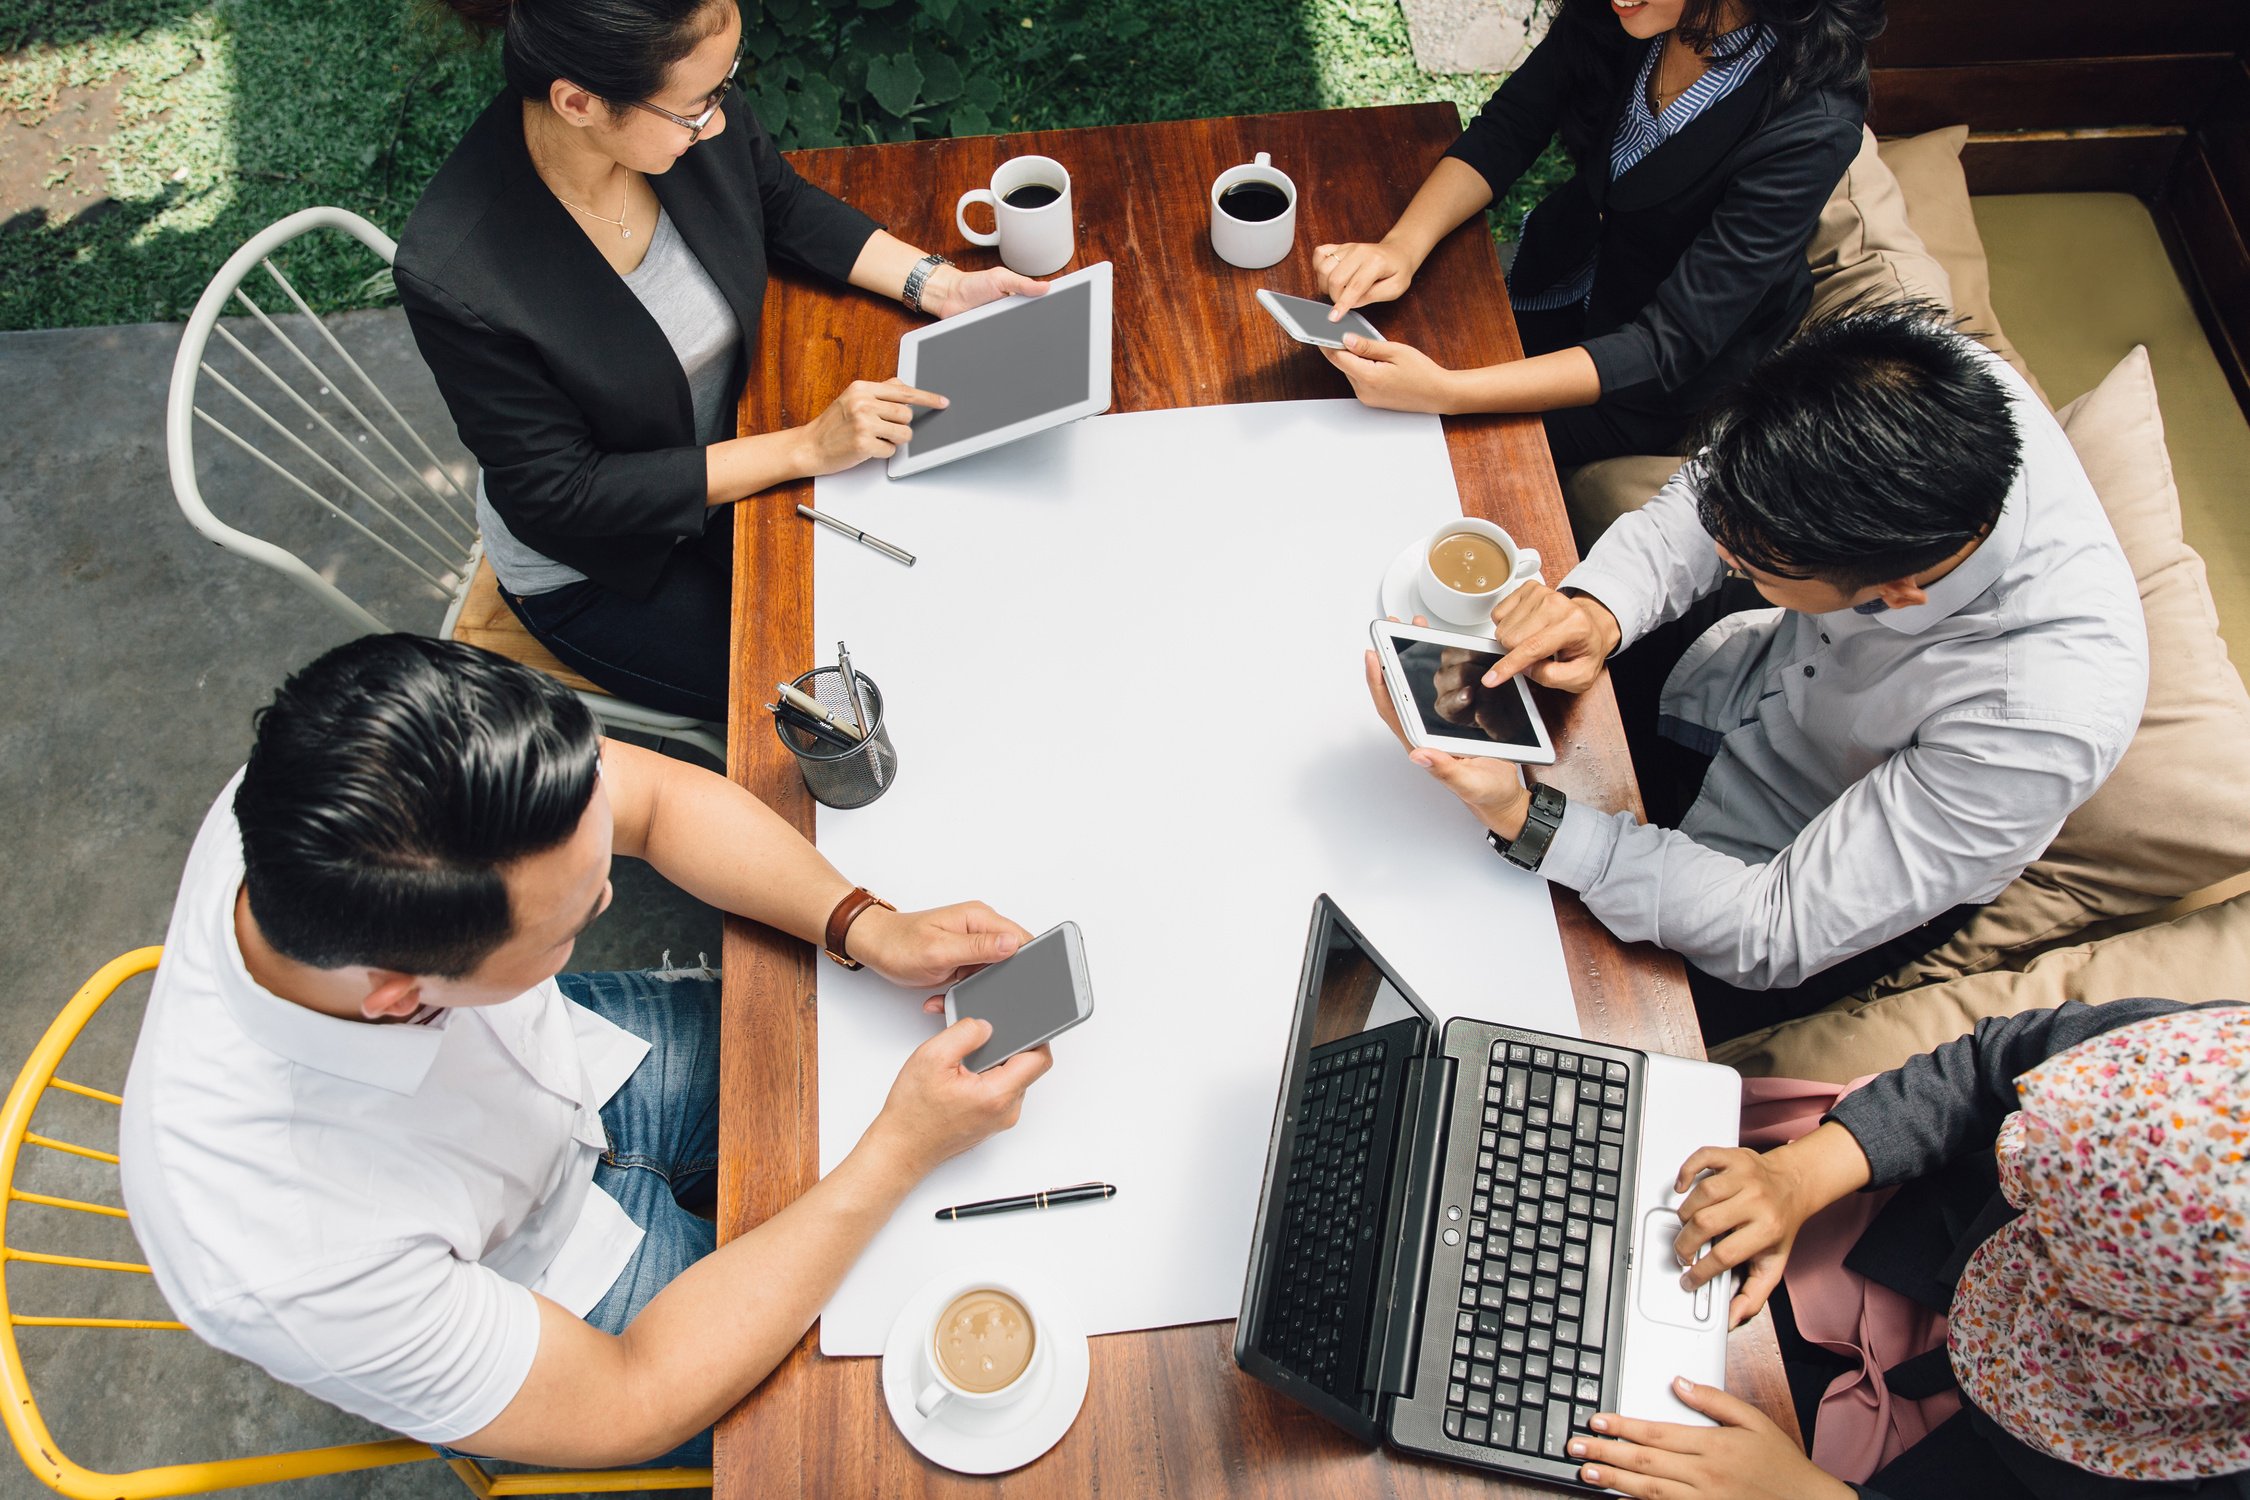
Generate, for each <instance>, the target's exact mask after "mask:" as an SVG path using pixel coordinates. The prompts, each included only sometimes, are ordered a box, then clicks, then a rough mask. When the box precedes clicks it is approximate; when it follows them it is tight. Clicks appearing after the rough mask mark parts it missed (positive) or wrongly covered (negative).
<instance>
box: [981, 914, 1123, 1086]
mask: <svg viewBox="0 0 2250 1500" xmlns="http://www.w3.org/2000/svg"><path fill="white" fill-rule="evenodd" d="M1068 927H1069V924H1068V923H1065V924H1064V925H1063V926H1061V927H1057V928H1054V929H1053V930H1051V931H1048V932H1043V933H1041V934H1040V935H1039V936H1038V937H1036V938H1033V939H1032V940H1031V941H1030V942H1029V943H1026V944H1025V945H1024V946H1023V947H1022V948H1019V949H1018V950H1016V954H1015V956H1014V957H1013V958H1009V959H1005V960H1003V961H1002V962H1000V963H996V964H994V965H993V966H992V967H991V968H989V969H982V970H979V971H978V972H977V973H974V974H971V975H970V976H969V977H968V978H967V979H964V980H962V981H961V982H960V983H959V984H957V985H955V986H954V987H953V1017H954V1019H955V1020H959V1019H961V1018H962V1017H963V1016H982V1017H983V1018H984V1019H985V1020H987V1021H990V1022H991V1023H992V1036H991V1038H990V1040H988V1041H986V1042H985V1044H984V1045H983V1046H981V1047H979V1048H977V1050H976V1051H974V1052H972V1053H970V1054H969V1056H968V1059H967V1065H968V1067H969V1068H970V1069H971V1070H973V1071H975V1072H979V1073H981V1072H983V1071H984V1070H985V1069H986V1068H989V1067H992V1066H994V1065H995V1064H997V1063H1002V1062H1005V1061H1007V1060H1008V1059H1009V1058H1010V1057H1013V1056H1014V1055H1015V1054H1016V1053H1018V1052H1021V1051H1023V1050H1024V1049H1025V1048H1026V1047H1036V1046H1038V1045H1039V1044H1040V1043H1041V1042H1043V1041H1046V1040H1047V1039H1048V1038H1049V1037H1051V1036H1053V1035H1054V1034H1055V1033H1056V1032H1058V1031H1061V1030H1063V1029H1065V1028H1066V1027H1069V1026H1072V1025H1075V1024H1076V1023H1077V1022H1078V1021H1080V1020H1082V1019H1083V1018H1084V1012H1086V1011H1090V1010H1092V1009H1093V997H1092V996H1090V995H1089V996H1087V997H1085V1002H1084V1004H1081V1003H1080V996H1079V993H1078V984H1077V980H1076V977H1075V975H1074V974H1073V972H1072V965H1071V961H1070V946H1069V937H1068V935H1067V934H1066V929H1067V928H1068Z"/></svg>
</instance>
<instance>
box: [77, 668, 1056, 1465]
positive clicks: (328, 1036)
mask: <svg viewBox="0 0 2250 1500" xmlns="http://www.w3.org/2000/svg"><path fill="white" fill-rule="evenodd" d="M613 854H625V855H631V856H634V857H638V858H643V859H646V860H648V861H649V862H650V863H651V864H653V865H654V866H655V867H656V868H657V869H658V870H660V871H662V872H663V873H664V874H665V875H667V876H669V877H670V878H671V879H673V880H674V881H676V882H678V883H679V884H680V886H681V887H682V888H684V889H686V890H688V891H690V892H692V893H694V894H695V895H697V896H699V897H701V898H702V899H704V900H706V901H709V902H711V903H712V904H714V905H717V906H721V907H724V908H725V909H727V910H730V911H734V912H738V913H740V914H742V915H744V916H747V917H750V918H753V919H755V920H758V921H761V922H765V923H768V924H770V925H772V926H774V927H777V928H780V929H782V930H783V931H786V932H791V933H795V934H797V935H798V936H801V937H805V938H809V939H811V940H813V941H815V942H819V943H822V944H823V945H824V946H825V947H827V948H828V949H829V950H830V952H831V955H832V956H837V955H842V956H841V957H839V961H840V962H848V963H850V964H851V965H853V966H855V967H856V966H857V965H858V964H859V963H862V962H864V963H865V964H867V965H868V966H869V967H872V968H873V969H875V970H876V971H877V972H879V973H881V974H883V975H885V976H886V977H888V978H890V979H892V980H894V981H896V982H897V983H899V984H901V985H903V986H907V987H910V988H912V989H915V990H920V991H923V992H925V993H926V992H928V991H930V990H933V989H939V988H943V987H945V986H947V985H949V984H950V983H952V982H953V980H954V979H955V978H957V977H958V976H959V975H960V974H962V973H965V972H967V971H968V970H969V969H972V968H974V967H975V966H977V965H980V964H984V963H989V962H992V961H995V960H997V959H1000V958H1004V957H1006V956H1007V955H1008V954H1010V953H1013V952H1014V951H1015V949H1016V947H1017V946H1018V945H1019V944H1020V943H1022V942H1023V941H1024V940H1025V938H1026V937H1028V934H1027V933H1026V932H1025V931H1024V930H1023V929H1022V928H1021V927H1019V926H1017V925H1016V924H1015V923H1013V922H1010V921H1008V920H1006V919H1005V918H1003V917H1000V916H998V915H997V914H995V913H994V912H992V911H990V910H989V909H988V908H986V907H983V906H981V905H979V904H976V903H973V902H972V903H967V904H963V905H958V906H949V907H943V908H939V909H935V910H930V911H921V912H896V911H893V910H891V909H889V908H888V907H887V906H886V905H884V904H882V903H879V902H876V901H875V900H874V899H873V898H872V897H870V896H868V895H867V893H866V892H864V891H862V890H859V889H856V888H855V887H853V885H852V883H851V882H850V881H849V880H847V879H845V878H844V877H843V876H842V875H839V874H838V873H837V872H836V871H835V870H833V869H832V868H830V867H829V865H828V864H827V862H826V861H825V860H823V859H822V858H821V857H820V855H819V854H818V853H817V852H816V851H815V850H814V849H813V848H812V846H811V845H809V844H807V843H806V842H805V840H804V839H803V838H801V837H800V836H799V835H798V834H797V833H796V831H795V830H793V829H792V828H790V827H789V826H788V825H787V824H786V823H784V822H783V821H782V820H781V819H780V818H779V817H778V816H776V815H775V814H774V813H773V812H772V811H771V810H770V809H768V808H766V807H765V806H764V805H763V804H761V803H759V802H758V801H757V800H756V799H755V798H753V797H751V796H750V795H749V794H748V793H746V792H744V791H742V790H741V789H740V788H738V787H736V786H734V785H732V784H731V783H729V782H728V781H726V780H724V779H723V778H721V777H718V776H715V775H712V774H711V773H709V772H706V771H702V770H698V769H696V768H694V767H691V766H687V765H684V764H681V763H680V762H677V761H673V760H669V759H667V758H665V757H663V756H661V755H657V754H655V753H653V752H649V751H645V750H639V749H635V748H633V747H631V746H627V745H622V744H616V743H611V742H606V741H603V740H601V739H599V738H598V737H597V735H596V732H595V725H594V721H593V718H592V716H591V715H590V714H589V713H588V712H587V711H586V708H585V706H584V705H583V704H581V703H580V702H579V701H578V699H577V698H576V697H575V696H573V695H572V694H570V693H568V692H567V691H565V690H563V689H562V688H561V687H560V686H558V685H557V684H555V683H554V682H553V681H552V680H550V679H549V678H547V677H545V676H543V675H541V674H540V673H537V672H533V671H529V670H527V669H525V668H523V667H519V666H516V665H515V664H513V663H511V662H507V661H504V660H502V659H501V658H499V657H496V656H492V655H489V654H487V653H485V652H481V651H477V650H475V649H473V648H470V647H467V646H461V645H456V644H452V643H448V642H440V641H433V640H428V639H424V638H421V637H416V636H370V637H366V638H363V639H361V640H358V641H354V642H352V643H351V644H349V645H347V646H343V647H340V648H338V649H337V650H335V651H332V652H330V653H329V654H328V655H326V656H324V657H322V658H321V659H320V660H319V661H316V662H314V663H313V664H312V665H311V666H309V667H307V668H306V669H305V670H304V671H302V672H300V673H298V674H297V675H296V676H295V677H293V678H291V679H290V680H289V682H288V683H286V684H285V685H284V686H283V688H282V689H281V692H280V693H279V695H278V696H277V697H276V699H275V701H274V703H273V705H272V706H271V707H269V708H267V709H265V710H264V711H263V712H261V713H260V715H259V718H258V727H257V738H256V743H255V744H254V746H253V747H252V750H251V753H250V760H249V764H248V765H247V766H245V767H244V769H243V771H242V772H241V773H240V774H238V775H237V777H236V778H235V780H234V781H233V782H231V783H230V784H229V785H228V787H227V789H226V790H225V791H224V792H223V793H222V794H221V795H220V797H219V800H218V801H217V803H215V804H214V805H213V807H212V809H211V812H210V814H209V815H208V816H207V817H206V818H205V820H204V823H203V827H202V830H201V832H200V833H199V834H198V835H197V837H196V841H195V846H194V849H193V851H192V852H191V853H190V855H189V857H188V865H187V871H186V874H185V876H184V877H183V879H182V881H181V885H180V895H179V900H178V903H177V905H176V907H175V908H174V911H173V916H172V924H171V928H170V930H169V932H168V933H167V935H166V938H165V953H164V962H163V964H162V966H161V967H160V968H159V969H158V971H157V976H156V985H155V989H154V991H153V993H152V994H151V996H150V999H149V1007H148V1015H147V1018H146V1020H145V1022H144V1023H143V1026H142V1031H141V1038H140V1044H139V1046H138V1048H137V1050H136V1051H135V1053H134V1058H133V1066H132V1071H131V1074H130V1076H129V1077H128V1079H127V1082H126V1087H125V1105H124V1109H123V1112H122V1121H121V1145H120V1155H121V1157H122V1166H121V1171H122V1173H123V1179H124V1190H125V1199H126V1204H127V1207H128V1208H129V1209H130V1211H131V1213H132V1216H133V1227H134V1230H135V1232H136V1233H137V1234H138V1235H139V1237H140V1240H141V1244H142V1247H143V1249H144V1250H146V1252H147V1254H148V1259H149V1263H150V1265H151V1267H152V1268H153V1269H154V1271H155V1274H156V1280H157V1284H158V1285H159V1286H160V1287H161V1288H162V1289H163V1292H164V1295H165V1297H166V1298H167V1300H169V1301H170V1303H171V1305H172V1306H173V1308H174V1309H175V1310H176V1311H177V1312H178V1314H179V1316H180V1319H181V1320H182V1321H183V1322H185V1323H186V1324H187V1325H188V1326H189V1327H191V1328H193V1329H194V1330H195V1331H196V1332H197V1333H199V1334H201V1335H202V1336H203V1337H204V1338H205V1339H206V1340H208V1341H209V1342H211V1343H213V1344H215V1345H217V1346H218V1347H220V1348H222V1349H225V1350H227V1351H228V1352H230V1353H233V1354H237V1355H239V1356H241V1357H243V1358H245V1359H249V1360H252V1361H254V1362H255V1363H257V1364H259V1365H261V1366H263V1367H264V1368H265V1369H266V1370H268V1371H269V1372H271V1373H272V1374H273V1375H275V1376H276V1377H278V1378H280V1379H282V1380H285V1381H288V1382H289V1383H291V1384H293V1385H297V1386H301V1387H303V1388H304V1389H306V1390H309V1391H311V1392H313V1393H314V1394H316V1395H318V1396H320V1397H322V1398H324V1399H326V1400H328V1401H330V1402H332V1403H334V1404H335V1405H337V1406H340V1407H343V1408H345V1409H346V1410H349V1411H353V1412H356V1413H359V1414H361V1415H363V1416H366V1417H369V1418H371V1419H372V1420H374V1421H377V1422H380V1423H382V1424H384V1425H385V1426H388V1427H391V1428H394V1429H396V1430H398V1431H400V1432H403V1433H406V1434H408V1435H409V1436H412V1437H417V1438H421V1439H423V1440H425V1441H429V1442H433V1443H442V1444H447V1445H450V1446H453V1447H456V1448H460V1449H464V1450H467V1451H470V1452H474V1453H478V1454H484V1455H489V1456H492V1457H495V1458H502V1459H515V1460H521V1461H525V1462H531V1463H541V1464H552V1465H563V1466H571V1467H577V1466H603V1467H606V1466H611V1465H618V1464H630V1463H638V1462H643V1461H646V1460H649V1459H652V1458H654V1457H656V1456H658V1455H667V1454H668V1456H669V1458H670V1459H671V1460H672V1461H674V1462H682V1463H696V1462H707V1461H708V1454H709V1451H710V1450H709V1436H708V1432H707V1429H708V1427H709V1426H710V1424H711V1422H712V1421H713V1419H715V1418H716V1417H717V1416H718V1415H719V1414H720V1413H721V1412H724V1411H725V1410H727V1409H728V1408H729V1407H730V1406H732V1405H733V1404H734V1403H735V1402H736V1401H738V1400H740V1399H741V1397H742V1396H743V1395H744V1394H745V1393H746V1392H748V1391H749V1390H750V1389H751V1388H752V1387H753V1386H755V1385H756V1384H757V1383H758V1382H759V1381H760V1380H761V1379H763V1378H764V1377H765V1375H766V1373H767V1372H768V1371H769V1370H771V1369H772V1368H773V1366H774V1365H775V1364H776V1363H778V1362H779V1361H780V1359H781V1358H782V1357H783V1356H784V1355H785V1354H787V1353H788V1351H789V1350H790V1349H791V1348H792V1347H793V1346H794V1345H795V1344H796V1342H797V1340H798V1339H799V1338H800V1337H801V1336H802V1335H803V1333H804V1330H805V1329H806V1327H808V1326H809V1325H810V1324H811V1322H812V1320H813V1318H814V1317H815V1316H816V1315H817V1314H818V1313H819V1310H820V1307H821V1305H822V1304H823V1303H824V1302H825V1301H826V1300H827V1299H828V1296H829V1294H830V1292H832V1291H833V1290H834V1288H835V1286H836V1284H837V1282H838V1281H839V1280H840V1279H841V1278H842V1276H843V1274H844V1272H845V1270H846V1269H847V1268H848V1267H849V1266H850V1265H851V1263H852V1260H853V1259H854V1258H855V1257H856V1256H857V1255H858V1253H859V1252H860V1250H861V1249H862V1248H863V1247H864V1246H865V1245H866V1244H867V1242H868V1240H869V1238H870V1237H871V1236H873V1234H874V1233H875V1231H876V1230H877V1229H878V1228H880V1227H881V1225H882V1223H883V1221H884V1220H885V1219H886V1218H888V1217H889V1215H890V1213H891V1211H892V1210H893V1209H894V1208H895V1207H896V1206H897V1204H898V1203H899V1201H900V1200H901V1198H902V1197H903V1196H904V1195H905V1193H906V1192H907V1190H908V1189H909V1188H910V1187H911V1186H912V1185H913V1184H914V1183H915V1182H917V1181H918V1180H920V1178H921V1177H922V1176H923V1175H925V1174H926V1173H927V1172H928V1171H929V1170H930V1168H932V1167H933V1166H935V1165H936V1164H937V1163H939V1162H941V1161H943V1160H945V1159H946V1158H947V1157H949V1156H952V1155H954V1154H956V1153H958V1152H960V1151H963V1150H966V1149H967V1148H969V1147H971V1146H973V1145H975V1144H976V1143H977V1142H979V1141H981V1140H983V1139H984V1138H985V1137H986V1136H988V1135H990V1134H992V1133H993V1132H994V1131H997V1130H1003V1129H1006V1128H1007V1127H1008V1126H1010V1125H1012V1124H1013V1123H1014V1122H1015V1120H1016V1118H1017V1114H1018V1112H1019V1111H1020V1109H1021V1107H1022V1102H1023V1095H1024V1090H1025V1089H1026V1088H1027V1087H1028V1086H1029V1085H1030V1084H1031V1082H1032V1081H1033V1080H1034V1079H1036V1078H1037V1077H1038V1076H1039V1075H1040V1074H1042V1073H1044V1072H1045V1071H1046V1070H1047V1068H1048V1066H1049V1057H1048V1055H1047V1053H1046V1052H1045V1050H1044V1049H1041V1050H1039V1051H1035V1052H1027V1053H1024V1054H1021V1055H1019V1056H1018V1057H1015V1058H1013V1059H1011V1060H1010V1061H1008V1062H1006V1063H1003V1064H1001V1065H1000V1066H999V1067H997V1068H994V1069H991V1070H990V1071H988V1072H985V1073H982V1074H978V1073H972V1072H969V1071H968V1070H967V1069H965V1068H964V1067H962V1066H961V1063H962V1059H963V1058H965V1057H966V1056H967V1055H968V1054H969V1053H970V1052H971V1051H972V1050H973V1049H975V1048H976V1047H977V1046H978V1045H980V1044H981V1043H982V1042H983V1041H984V1040H985V1038H986V1037H987V1036H988V1035H989V1027H987V1026H986V1024H985V1023H983V1022H981V1021H963V1022H961V1023H959V1024H957V1025H955V1026H952V1027H949V1028H947V1029H945V1030H943V1031H941V1032H939V1033H938V1034H937V1035H935V1036H933V1037H932V1038H931V1039H930V1040H929V1041H928V1042H927V1043H925V1044H924V1045H923V1046H922V1047H921V1048H919V1049H918V1050H917V1051H916V1052H915V1053H914V1055H913V1056H912V1057H911V1058H909V1059H908V1061H907V1063H906V1066H905V1067H904V1068H903V1069H902V1070H901V1072H900V1074H899V1077H898V1082H897V1083H896V1084H895V1085H893V1087H892V1090H891V1094H890V1098H889V1101H888V1103H887V1104H886V1105H885V1107H884V1109H883V1112H882V1114H881V1115H880V1116H878V1117H877V1119H876V1120H875V1122H874V1124H872V1125H871V1126H869V1127H868V1130H867V1133H866V1134H865V1135H864V1136H862V1137H861V1139H860V1141H859V1143H858V1145H857V1146H856V1147H854V1149H853V1150H852V1152H851V1154H850V1155H849V1156H847V1157H846V1158H845V1159H844V1161H843V1162H842V1163H841V1164H839V1165H838V1166H837V1168H836V1170H835V1171H833V1172H831V1173H830V1174H829V1175H828V1176H827V1177H826V1178H825V1179H823V1180H822V1181H821V1182H820V1183H818V1184H817V1185H815V1186H814V1187H813V1188H811V1189H810V1190H809V1191H807V1192H806V1193H805V1195H804V1196H803V1197H801V1198H799V1199H798V1200H797V1201H796V1202H795V1203H793V1204H791V1205H790V1206H789V1207H788V1208H787V1209H785V1210H783V1211H782V1212H781V1213H779V1214H777V1215H775V1216H774V1217H773V1218H772V1219H769V1220H768V1221H766V1222H765V1223H764V1224H762V1225H760V1226H759V1227H758V1228H757V1229H755V1230H753V1231H752V1232H750V1233H749V1234H747V1235H744V1236H743V1237H741V1238H740V1239H737V1240H735V1241H733V1242H731V1243H729V1244H728V1245H726V1246H725V1247H724V1248H718V1247H717V1246H716V1244H715V1240H716V1236H715V1232H714V1230H713V1227H712V1225H711V1223H710V1222H709V1220H708V1219H707V1218H706V1217H703V1216H701V1215H699V1213H698V1212H697V1210H698V1209H703V1210H705V1211H707V1208H708V1205H709V1203H710V1200H711V1183H712V1179H713V1174H714V1171H715V1168H716V1166H717V1160H718V1141H717V1125H716V1116H717V1089H718V1066H717V1059H718V1051H719V1046H720V1037H719V1035H718V1023H717V985H716V984H715V983H714V982H713V981H712V980H711V978H710V976H709V975H708V974H707V973H697V974H688V975H682V974H678V973H663V974H645V975H608V974H597V975H566V974H562V973H561V970H562V968H563V966H564V965H565V964H566V963H568V962H569V959H570V954H571V947H572V944H573V942H574V941H575V939H576V938H577V936H578V934H579V933H580V932H581V931H583V930H584V929H585V927H586V926H587V924H589V923H590V922H592V921H593V920H594V918H596V917H597V916H599V915H600V914H601V912H602V910H603V909H604V908H605V907H607V905H608V904H609V900H610V883H609V870H610V860H611V857H612V855H613ZM558 976H559V978H558ZM932 1008H935V1002H932ZM727 1041H728V1044H729V1045H746V1044H749V1043H750V1041H751V1039H750V1038H728V1039H727ZM668 1450H670V1451H669V1453H668Z"/></svg>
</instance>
